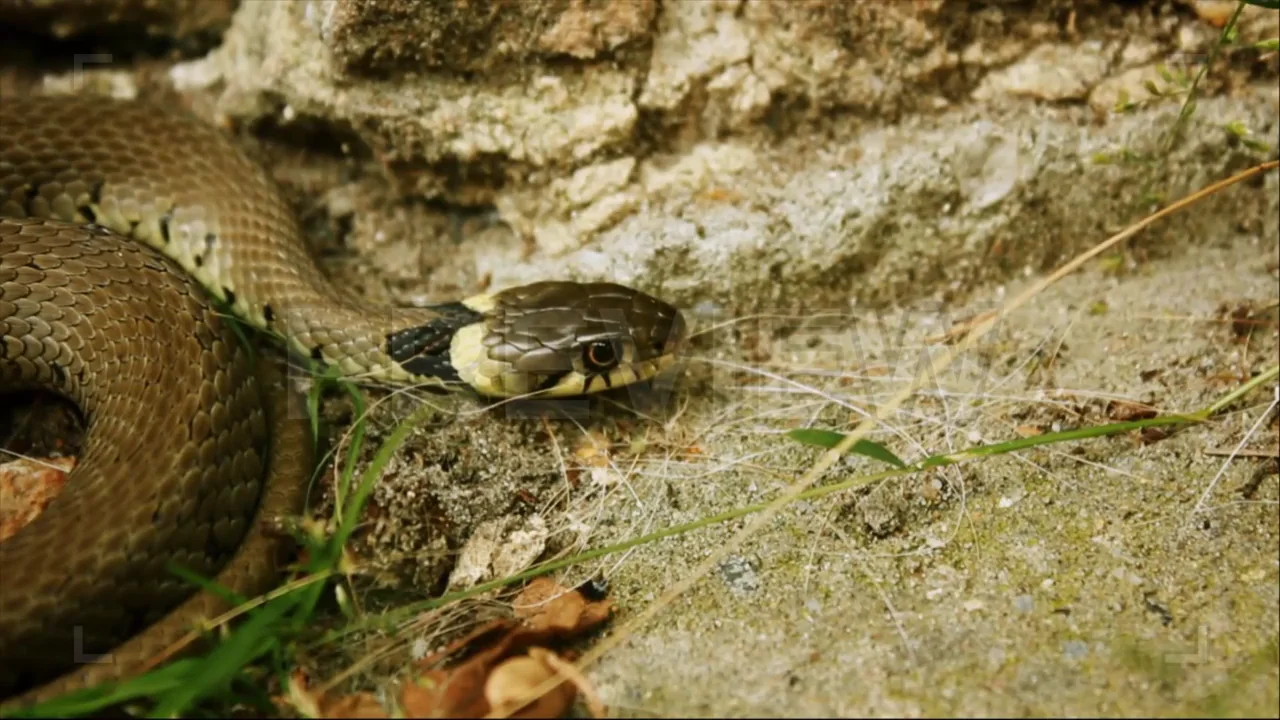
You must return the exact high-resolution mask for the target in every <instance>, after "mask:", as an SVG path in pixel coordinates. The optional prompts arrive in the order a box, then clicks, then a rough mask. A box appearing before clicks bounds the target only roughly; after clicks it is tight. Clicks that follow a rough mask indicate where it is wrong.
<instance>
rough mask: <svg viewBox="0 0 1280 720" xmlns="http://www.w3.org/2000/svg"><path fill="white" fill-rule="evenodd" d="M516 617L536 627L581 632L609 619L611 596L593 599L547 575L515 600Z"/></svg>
mask: <svg viewBox="0 0 1280 720" xmlns="http://www.w3.org/2000/svg"><path fill="white" fill-rule="evenodd" d="M511 607H512V610H513V611H514V612H515V616H516V617H518V618H520V619H521V620H523V621H524V623H525V625H526V626H528V627H529V628H530V629H533V630H552V631H556V632H561V633H577V632H583V631H585V630H589V629H591V628H593V627H595V626H597V625H599V624H600V623H603V622H604V621H606V620H608V619H609V615H610V613H611V612H613V601H612V600H610V599H605V600H598V601H594V602H593V601H591V600H588V599H587V598H586V597H585V596H584V595H583V594H582V593H581V592H580V591H578V590H570V589H568V588H566V587H563V586H561V585H560V584H559V583H557V582H556V581H554V580H552V579H550V578H547V577H538V578H534V579H533V580H532V581H530V583H529V585H528V586H526V587H525V589H524V590H523V591H522V592H521V593H520V595H518V596H517V597H516V599H515V600H514V601H512V603H511Z"/></svg>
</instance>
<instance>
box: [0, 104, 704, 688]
mask: <svg viewBox="0 0 1280 720" xmlns="http://www.w3.org/2000/svg"><path fill="white" fill-rule="evenodd" d="M124 235H129V236H131V238H132V239H131V238H127V237H123V236H124ZM138 241H142V242H138ZM210 295H211V296H213V297H214V298H216V299H217V300H219V301H222V303H223V304H225V305H227V306H230V308H231V309H232V310H233V311H234V313H235V315H237V316H238V317H239V318H241V319H243V320H245V321H247V322H248V323H250V324H251V325H254V326H255V327H258V328H260V329H263V330H265V331H267V332H269V333H272V334H275V335H278V336H281V337H282V338H283V339H284V340H285V341H286V342H287V344H288V346H289V347H290V348H291V349H292V350H293V351H294V352H296V353H298V354H300V355H302V356H303V357H306V358H311V359H314V360H317V361H320V362H322V363H324V364H327V365H331V366H336V367H337V368H338V369H340V370H341V371H342V372H343V373H344V374H346V375H348V376H350V377H353V378H356V379H362V378H363V379H376V380H379V381H383V382H394V383H411V382H413V383H416V382H434V383H440V384H444V385H446V386H451V387H461V388H470V389H472V390H474V391H476V392H478V393H480V394H482V395H488V396H512V395H518V394H524V393H528V392H538V393H541V394H543V395H550V396H564V395H573V394H581V393H586V392H595V391H598V390H603V389H605V388H607V387H613V386H618V385H623V384H627V383H630V382H634V381H636V380H642V379H647V378H649V377H651V376H653V375H654V374H656V373H657V372H658V371H660V370H661V369H663V368H664V367H666V366H667V365H668V364H669V363H670V362H671V360H672V357H673V353H674V352H675V351H676V349H677V348H678V346H679V345H680V343H681V341H682V339H683V335H684V323H683V320H682V318H681V317H680V314H679V313H678V312H677V311H676V310H675V309H674V308H672V307H671V306H669V305H667V304H666V303H663V302H661V301H659V300H657V299H655V298H652V297H650V296H648V295H645V294H643V293H640V292H637V291H635V290H631V289H629V288H625V287H621V286H618V285H612V284H604V283H598V284H575V283H558V282H552V283H537V284H534V285H529V286H525V287H521V288H514V289H511V290H507V291H503V292H500V293H496V294H492V295H481V296H476V297H472V298H468V299H466V300H462V301H459V302H455V303H448V304H445V305H439V306H435V307H431V308H417V309H412V308H409V309H401V308H385V307H371V306H368V305H366V304H364V303H362V302H360V301H359V300H358V299H356V298H353V297H352V296H349V295H348V294H346V293H344V292H342V291H340V290H339V289H337V288H335V287H333V286H332V285H331V284H330V283H329V282H328V281H327V280H326V279H325V277H324V276H323V275H322V273H321V272H320V271H319V269H318V268H317V267H316V265H315V264H314V262H313V261H312V259H311V257H310V255H309V254H308V251H307V248H306V247H305V245H304V242H303V240H302V239H301V232H300V229H299V226H298V224H297V221H296V219H295V218H294V215H293V213H292V211H291V209H290V208H289V206H288V204H287V203H286V202H285V201H284V200H283V199H282V198H281V196H280V195H279V193H278V191H277V190H276V188H275V186H274V184H273V182H272V181H271V180H270V178H269V177H268V175H267V174H266V172H265V171H264V170H263V169H262V168H260V167H258V166H257V165H256V164H254V163H253V162H251V161H250V160H249V159H248V158H247V157H245V156H244V155H243V154H242V153H240V152H239V151H238V150H237V149H236V148H235V146H234V145H233V144H232V143H231V142H230V141H229V140H228V139H226V138H225V137H224V136H223V135H222V134H221V133H219V132H218V131H217V130H216V129H214V128H212V127H209V126H207V125H205V124H203V123H201V122H199V121H198V120H196V119H195V118H193V117H191V116H188V115H186V114H185V113H181V112H177V111H172V110H168V109H164V108H160V107H157V106H155V105H149V104H145V103H136V102H120V101H113V100H107V99H100V98H88V97H47V98H36V97H33V98H6V99H5V100H4V101H3V102H0V392H5V391H11V390H20V389H26V388H38V389H44V390H50V391H53V392H57V393H60V394H63V395H65V396H67V397H68V398H70V399H71V400H72V401H73V402H75V403H77V404H78V405H79V406H80V408H81V409H82V410H83V412H84V414H85V417H86V420H87V429H86V438H85V443H84V449H83V452H82V454H81V456H80V458H79V461H78V463H77V465H76V467H75V469H74V470H73V471H72V473H71V476H70V478H69V479H68V483H67V486H66V488H65V490H64V491H63V492H62V493H61V494H60V495H59V496H58V497H57V498H55V499H54V500H53V502H52V503H51V504H50V505H49V507H48V508H47V509H46V510H45V511H44V513H42V514H41V515H40V516H39V517H38V518H36V519H35V520H34V521H32V522H31V523H30V524H29V525H27V526H26V527H24V528H22V529H21V530H19V531H18V533H17V534H16V535H14V536H13V537H12V538H10V539H9V540H7V541H5V542H3V543H0V699H3V698H5V697H9V698H10V702H11V703H12V702H13V701H14V700H15V698H16V700H17V701H19V702H27V701H30V700H33V699H42V698H45V697H48V696H50V695H52V694H56V693H59V692H62V691H65V690H68V689H72V688H75V687H79V686H82V685H85V684H91V683H96V682H100V681H102V680H105V679H112V678H118V677H122V676H126V675H128V674H131V673H134V672H137V671H138V670H139V669H140V668H142V667H143V665H144V663H145V662H146V661H147V660H148V659H150V658H151V657H152V656H153V655H154V654H155V653H156V652H158V651H159V650H160V649H162V648H164V647H166V646H167V645H168V644H169V643H170V642H172V641H173V640H175V639H176V638H177V637H178V636H179V635H180V634H182V633H184V632H185V631H186V630H188V629H189V628H190V626H191V625H192V624H193V623H194V622H196V621H198V620H199V619H200V618H201V617H211V616H212V615H213V614H215V613H216V612H218V610H219V608H220V602H219V601H218V600H217V599H216V598H215V597H213V596H211V595H209V594H208V593H203V592H201V593H195V594H194V595H193V594H192V593H191V586H190V585H187V584H186V583H184V582H183V581H181V580H179V579H178V578H177V577H176V576H174V575H172V574H171V573H170V572H169V571H168V569H167V568H166V563H168V562H169V561H174V562H177V563H179V564H181V565H184V566H186V567H187V568H189V569H191V570H192V571H194V572H196V573H199V574H202V575H205V576H215V578H216V580H217V581H218V582H219V583H221V584H223V585H225V586H227V587H230V588H231V589H233V590H236V591H237V592H239V593H241V594H252V593H256V592H260V591H261V590H262V589H263V585H264V583H269V582H270V581H271V579H272V577H273V576H274V571H275V568H274V565H273V562H272V556H273V554H274V541H273V540H272V538H271V536H270V534H269V533H267V532H264V528H263V526H262V524H263V522H264V520H265V519H266V518H268V517H270V516H272V515H278V514H287V513H290V512H296V509H297V507H298V505H299V502H300V500H301V497H302V494H301V493H302V491H301V487H302V483H303V479H304V476H305V473H306V471H307V468H308V466H309V461H310V455H309V449H308V448H307V428H306V426H305V420H304V419H302V418H297V417H292V418H291V417H290V416H289V413H288V412H287V411H286V409H285V404H284V395H283V393H284V390H283V384H282V378H281V377H280V375H279V373H278V372H277V371H275V370H273V369H272V367H271V366H270V364H269V363H265V362H258V363H256V364H255V363H254V362H253V358H252V356H251V354H250V352H249V350H248V349H247V348H245V347H243V344H242V343H241V342H240V341H239V340H238V338H237V336H236V334H235V333H234V330H233V328H232V327H231V326H230V323H229V322H228V321H227V320H226V319H225V318H224V317H222V315H221V312H220V310H219V308H218V307H217V305H216V304H215V303H214V302H212V301H211V300H210V297H209V296H210ZM108 651H109V652H110V655H109V656H106V657H107V658H108V661H107V662H87V663H86V662H85V660H86V659H87V658H89V657H90V656H94V655H97V654H99V653H105V652H108Z"/></svg>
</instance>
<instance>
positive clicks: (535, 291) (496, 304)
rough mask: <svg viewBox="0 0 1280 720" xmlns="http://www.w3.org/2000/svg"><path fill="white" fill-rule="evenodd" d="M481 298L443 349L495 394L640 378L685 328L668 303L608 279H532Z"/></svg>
mask: <svg viewBox="0 0 1280 720" xmlns="http://www.w3.org/2000/svg"><path fill="white" fill-rule="evenodd" d="M487 301H488V302H486V303H481V304H486V305H488V306H489V307H488V308H487V309H486V312H485V316H484V321H483V322H482V323H477V324H476V326H473V327H470V328H463V329H462V330H461V331H459V332H458V333H457V335H455V337H454V340H453V343H452V348H451V351H450V354H451V356H452V359H453V365H454V367H455V368H456V369H457V371H458V373H459V375H460V376H461V378H462V379H463V380H464V381H466V382H467V383H468V384H470V385H471V386H472V387H474V388H476V389H477V390H479V391H480V392H482V393H484V394H487V395H493V396H499V397H510V396H513V395H523V394H526V393H535V392H536V393H538V394H539V395H540V396H543V397H562V396H568V395H580V394H584V393H592V392H599V391H601V390H607V389H609V388H615V387H621V386H623V385H629V384H631V383H634V382H639V381H643V380H648V379H650V378H652V377H653V376H655V375H657V374H658V373H659V372H661V371H662V370H664V369H665V368H667V367H668V366H670V365H671V364H672V363H673V362H674V360H675V353H676V352H677V351H678V350H679V349H680V347H681V345H682V344H683V342H684V339H685V334H686V325H685V320H684V317H683V316H682V315H681V314H680V311H679V310H677V309H676V308H675V307H673V306H671V305H669V304H668V303H665V302H663V301H661V300H659V299H657V298H655V297H653V296H651V295H647V294H645V293H642V292H640V291H638V290H634V289H632V288H628V287H624V286H622V285H615V284H613V283H570V282H542V283H534V284H532V285H525V286H522V287H517V288H511V289H509V290H504V291H502V292H499V293H495V294H494V295H491V296H488V298H487ZM469 302H471V303H475V300H472V301H469Z"/></svg>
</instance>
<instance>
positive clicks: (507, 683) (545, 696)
mask: <svg viewBox="0 0 1280 720" xmlns="http://www.w3.org/2000/svg"><path fill="white" fill-rule="evenodd" d="M534 650H542V649H541V648H530V652H532V651H534ZM542 652H543V653H545V655H543V656H541V657H534V656H533V655H520V656H517V657H513V658H509V659H507V660H504V661H502V662H501V663H500V664H499V665H498V666H497V667H495V668H494V669H493V672H491V673H490V674H489V678H488V680H486V681H485V684H484V697H485V700H486V701H488V703H489V706H490V708H492V709H491V710H490V712H491V713H492V714H499V715H505V716H508V717H519V718H555V717H560V716H561V715H563V714H564V713H565V712H566V711H567V710H568V709H569V706H570V705H571V704H572V703H573V698H574V694H575V693H574V686H573V685H570V684H568V683H565V682H560V683H557V684H556V685H555V686H554V687H552V688H551V689H550V690H548V691H547V692H545V693H542V694H541V695H538V694H536V693H537V691H538V689H539V686H540V685H542V684H543V683H545V682H547V681H548V680H551V679H552V678H554V677H555V675H556V670H555V668H553V667H551V666H550V665H549V664H547V663H546V662H544V659H545V656H546V655H552V653H550V652H547V651H545V650H543V651H542ZM530 697H533V700H532V701H530V700H529V698H530Z"/></svg>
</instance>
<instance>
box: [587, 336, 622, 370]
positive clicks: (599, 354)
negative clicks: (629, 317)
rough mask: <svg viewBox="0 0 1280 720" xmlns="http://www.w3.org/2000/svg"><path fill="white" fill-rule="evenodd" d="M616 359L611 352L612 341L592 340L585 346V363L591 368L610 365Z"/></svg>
mask: <svg viewBox="0 0 1280 720" xmlns="http://www.w3.org/2000/svg"><path fill="white" fill-rule="evenodd" d="M617 359H618V358H617V356H616V355H615V354H614V352H613V343H607V342H593V343H591V344H590V345H588V346H587V364H588V365H590V366H591V367H592V368H593V369H596V370H599V369H602V368H608V367H611V366H612V365H613V364H614V363H615V362H617Z"/></svg>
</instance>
